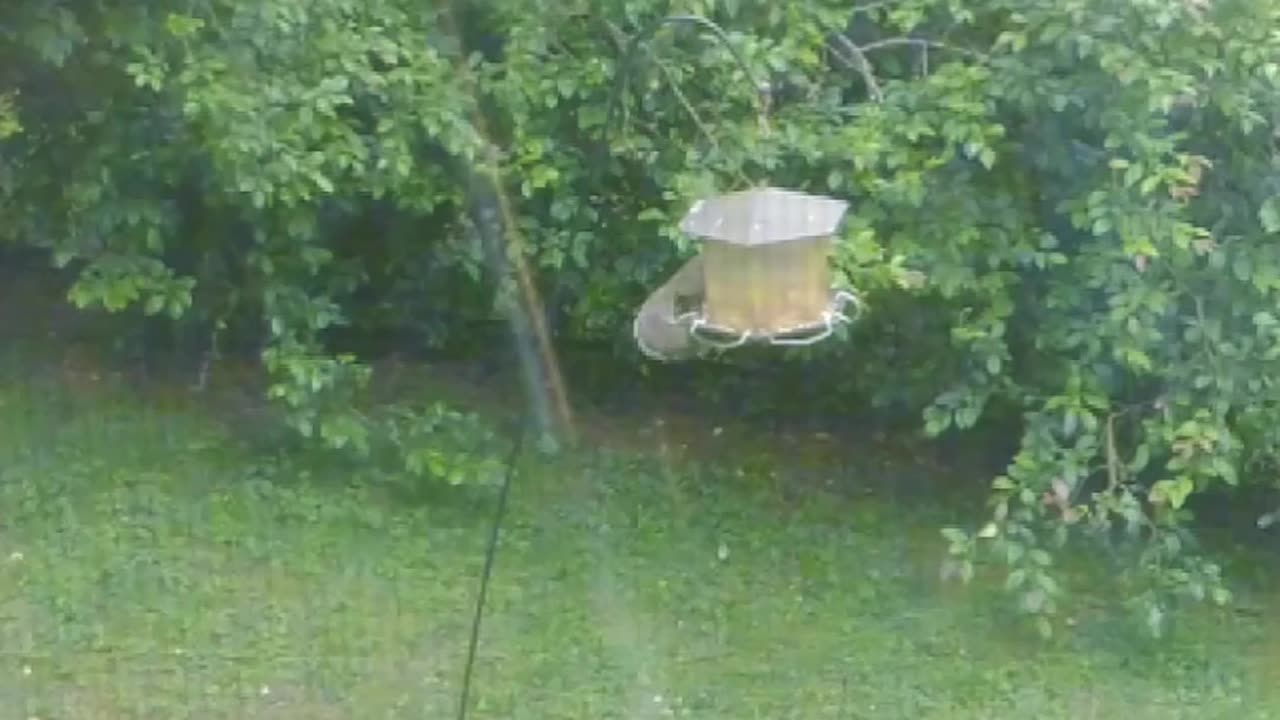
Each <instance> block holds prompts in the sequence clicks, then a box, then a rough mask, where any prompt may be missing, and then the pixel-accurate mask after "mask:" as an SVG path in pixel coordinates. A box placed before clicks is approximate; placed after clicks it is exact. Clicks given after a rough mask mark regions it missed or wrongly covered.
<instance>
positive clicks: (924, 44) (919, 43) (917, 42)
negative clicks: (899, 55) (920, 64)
mask: <svg viewBox="0 0 1280 720" xmlns="http://www.w3.org/2000/svg"><path fill="white" fill-rule="evenodd" d="M849 44H850V45H852V44H853V43H852V42H850V43H849ZM903 46H913V47H918V48H922V49H923V50H925V51H926V52H927V51H928V50H929V49H930V48H933V49H935V50H945V51H947V52H953V53H956V54H959V55H964V56H966V57H971V58H974V59H976V60H987V56H986V55H984V54H983V53H980V52H978V51H977V50H970V49H969V48H962V47H958V46H956V45H948V44H947V43H941V42H938V41H936V40H925V39H924V38H912V37H896V38H887V39H885V40H877V41H875V42H870V43H867V44H866V45H863V46H862V47H861V48H860V49H861V51H862V52H863V53H864V54H865V53H869V52H871V51H873V50H883V49H885V48H891V47H903Z"/></svg>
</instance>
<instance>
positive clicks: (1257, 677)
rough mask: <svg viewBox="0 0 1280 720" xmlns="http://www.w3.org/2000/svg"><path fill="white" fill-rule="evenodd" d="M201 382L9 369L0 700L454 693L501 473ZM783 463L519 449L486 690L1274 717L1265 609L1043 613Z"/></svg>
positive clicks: (867, 714) (681, 707)
mask: <svg viewBox="0 0 1280 720" xmlns="http://www.w3.org/2000/svg"><path fill="white" fill-rule="evenodd" d="M199 402H200V401H194V402H181V401H171V402H160V401H158V400H152V401H148V402H145V403H144V402H141V401H138V400H136V399H131V398H130V397H129V396H128V394H127V393H125V392H124V391H123V390H122V388H121V387H120V386H119V384H118V383H115V382H112V380H111V379H110V378H101V379H100V380H99V381H97V382H93V381H90V380H83V381H82V382H79V383H78V384H77V383H70V382H68V381H67V379H66V378H65V377H63V376H60V375H57V374H55V373H53V372H51V371H43V372H38V373H35V374H24V375H19V373H18V372H17V371H16V370H15V369H14V367H11V368H10V371H9V373H8V374H7V376H6V377H4V378H3V379H0V720H8V719H9V718H16V719H21V718H28V717H38V718H45V719H48V720H53V719H73V718H74V719H79V718H85V719H90V718H91V719H94V720H97V719H100V718H101V719H110V718H158V719H159V718H165V719H168V718H188V717H190V718H202V719H203V718H281V719H293V718H307V719H309V720H310V719H315V720H324V719H325V718H361V719H363V718H401V717H404V718H409V717H413V718H429V719H433V720H434V719H437V718H439V719H446V718H449V717H452V713H453V711H454V703H455V701H456V693H457V689H458V686H459V681H460V679H461V678H460V673H461V669H462V664H463V654H464V650H465V645H466V637H467V631H468V621H469V619H470V612H471V604H472V602H473V598H474V592H475V583H476V576H477V575H478V572H479V569H480V565H481V560H482V551H483V545H484V541H485V536H486V533H487V530H488V523H489V521H490V512H489V505H490V501H491V500H492V495H491V494H489V493H487V492H485V491H473V492H471V493H459V494H458V495H457V496H456V497H449V496H447V495H445V496H440V497H436V498H435V499H434V500H433V501H431V502H424V501H415V502H409V501H407V500H405V499H403V498H400V499H397V498H396V497H395V496H393V495H391V494H389V493H387V492H384V491H382V490H381V489H379V488H378V487H376V486H373V485H369V484H362V483H360V482H357V481H355V480H353V479H352V478H351V476H350V473H348V472H347V471H343V470H339V469H336V468H333V467H329V468H326V467H323V466H322V465H319V464H317V463H316V462H314V460H308V459H307V458H303V457H290V456H288V455H286V454H279V453H277V454H274V455H269V454H264V453H262V452H261V451H250V450H248V449H246V444H245V443H244V442H242V441H241V439H240V438H239V437H238V436H237V433H236V428H235V427H231V428H228V427H226V426H224V425H221V424H219V423H217V422H215V421H214V420H213V419H211V418H210V417H208V413H205V412H202V411H201V407H200V405H199V404H198V403H199ZM884 465H885V463H883V462H881V459H880V458H869V459H868V461H867V463H866V467H867V468H876V470H874V472H877V473H884V472H891V470H885V469H883V468H884ZM889 467H890V468H891V467H892V465H891V464H890V466H889ZM851 472H853V471H851ZM864 472H866V473H871V472H873V471H872V470H866V471H864ZM764 474H765V473H763V472H750V473H747V474H745V475H738V474H737V473H733V472H728V471H725V470H723V469H722V470H720V471H713V470H711V469H710V468H709V467H707V466H699V465H694V464H675V463H664V462H658V461H656V460H654V459H652V458H649V459H645V458H643V457H634V456H629V455H626V454H623V453H614V454H610V455H607V456H605V455H603V454H602V455H601V456H599V457H585V456H582V457H574V458H570V459H560V460H552V459H547V458H537V457H529V458H526V460H525V462H524V463H523V464H522V466H521V474H520V475H519V477H518V480H517V482H518V485H517V486H516V489H515V491H514V493H513V496H512V506H511V515H510V516H509V518H508V523H507V526H506V532H505V533H504V535H503V541H502V548H501V552H500V555H499V558H498V564H497V570H496V575H495V578H494V584H493V587H492V595H491V600H492V602H491V605H490V607H489V612H488V616H487V621H486V625H485V627H484V635H483V638H482V645H481V655H480V659H479V662H478V664H477V668H476V679H475V681H476V686H475V701H476V707H475V710H474V712H473V714H472V716H471V717H472V718H474V719H475V720H479V719H481V718H490V719H494V718H503V719H520V718H528V719H530V720H535V719H536V720H544V719H553V718H586V719H591V720H597V719H604V718H627V719H631V718H667V717H687V718H727V719H732V720H748V719H750V718H770V719H771V720H772V719H784V718H795V719H798V720H799V719H803V720H819V719H823V718H832V719H837V718H839V719H841V720H844V719H849V718H888V719H893V718H1124V719H1126V720H1129V719H1138V718H1153V719H1154V718H1162V719H1163V718H1196V719H1201V718H1233V719H1234V718H1269V717H1280V618H1276V617H1275V615H1274V614H1272V615H1271V616H1269V617H1263V618H1253V617H1248V616H1242V615H1237V614H1233V613H1230V612H1209V611H1195V612H1191V613H1189V614H1187V615H1186V616H1185V617H1184V618H1182V620H1181V624H1180V625H1179V626H1178V627H1177V629H1176V632H1175V633H1174V634H1173V635H1172V636H1171V637H1170V638H1168V639H1167V640H1165V641H1163V642H1160V643H1155V642H1150V641H1147V640H1144V639H1143V638H1142V637H1141V636H1140V635H1139V634H1138V633H1137V632H1136V630H1134V629H1133V627H1132V626H1131V625H1130V624H1128V622H1127V619H1126V618H1124V617H1122V616H1120V615H1118V614H1117V613H1114V612H1110V611H1107V610H1105V609H1098V610H1094V611H1091V612H1089V613H1081V614H1080V615H1079V616H1078V617H1077V618H1075V619H1076V623H1075V626H1074V628H1073V630H1072V631H1071V632H1070V633H1069V634H1066V635H1064V636H1062V637H1060V638H1058V639H1056V640H1055V641H1053V642H1050V643H1042V642H1039V641H1037V640H1035V639H1033V638H1031V637H1030V636H1029V635H1028V634H1027V633H1025V632H1024V630H1023V629H1022V628H1021V627H1020V626H1018V625H1017V624H1016V623H1013V622H1011V620H1010V618H1009V616H1008V615H1007V614H1006V613H1005V612H1004V611H1003V610H1002V608H1001V606H999V605H998V601H999V596H998V595H997V594H995V593H993V592H992V591H990V590H988V589H984V588H981V587H974V588H969V589H959V588H955V587H952V586H947V585H942V584H940V583H939V582H938V581H937V579H936V578H937V566H938V560H939V557H938V554H937V553H938V552H939V544H938V540H937V538H938V536H937V527H938V524H939V523H940V522H942V521H943V520H944V519H945V518H946V517H947V516H948V515H949V514H952V513H953V512H954V511H948V510H947V509H946V508H944V507H936V506H932V505H930V504H929V503H928V502H919V501H916V502H909V501H907V500H905V499H902V498H900V497H896V496H894V495H892V494H888V493H883V492H870V493H849V494H847V495H836V494H834V492H832V491H828V490H823V489H820V488H818V487H814V488H811V489H807V490H805V491H803V492H791V493H787V494H786V499H785V500H784V499H783V498H782V497H781V493H780V492H779V490H778V486H777V483H776V482H774V481H770V480H768V479H766V478H762V477H761V476H762V475H764ZM853 474H854V475H855V476H854V477H848V478H844V480H846V481H847V482H848V483H850V484H853V485H858V484H859V483H861V482H863V481H865V483H866V485H867V486H869V487H872V486H874V487H882V486H883V485H884V484H885V483H884V481H885V480H886V478H883V477H871V476H870V475H867V476H866V477H858V476H856V475H857V473H856V472H853ZM888 480H889V481H890V482H891V481H892V478H889V479H888ZM584 488H586V489H588V490H589V492H584ZM1266 607H1268V608H1270V607H1277V606H1276V605H1275V604H1274V603H1272V604H1270V605H1266Z"/></svg>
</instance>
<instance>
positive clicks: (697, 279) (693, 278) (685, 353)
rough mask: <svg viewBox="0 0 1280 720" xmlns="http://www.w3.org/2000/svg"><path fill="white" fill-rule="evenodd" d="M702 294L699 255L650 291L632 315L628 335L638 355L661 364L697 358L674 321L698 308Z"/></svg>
mask: <svg viewBox="0 0 1280 720" xmlns="http://www.w3.org/2000/svg"><path fill="white" fill-rule="evenodd" d="M705 294H706V281H705V279H704V277H703V274H702V255H694V256H693V257H691V258H689V259H688V260H686V261H685V263H684V265H682V266H681V267H680V269H679V270H677V271H676V273H675V274H674V275H672V276H671V278H670V279H668V280H667V281H666V282H665V283H663V284H662V286H661V287H659V288H658V289H657V290H655V291H653V293H652V294H650V295H649V297H648V298H647V299H646V300H645V301H644V304H643V305H641V306H640V311H639V312H637V313H636V319H635V323H634V324H633V326H632V332H633V333H634V335H635V339H636V344H637V345H638V346H639V347H640V351H641V352H643V353H644V354H645V355H647V356H649V357H650V358H653V359H655V360H662V361H672V360H684V359H688V358H690V357H693V356H695V355H697V354H698V352H699V350H700V347H699V346H698V344H697V343H696V342H695V341H694V339H693V337H692V336H691V335H690V334H689V327H688V326H687V324H685V323H682V322H678V321H677V319H678V318H679V317H680V316H681V315H682V314H684V313H685V312H686V311H687V310H688V309H690V308H697V307H700V306H701V305H702V299H703V297H704V295H705Z"/></svg>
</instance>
